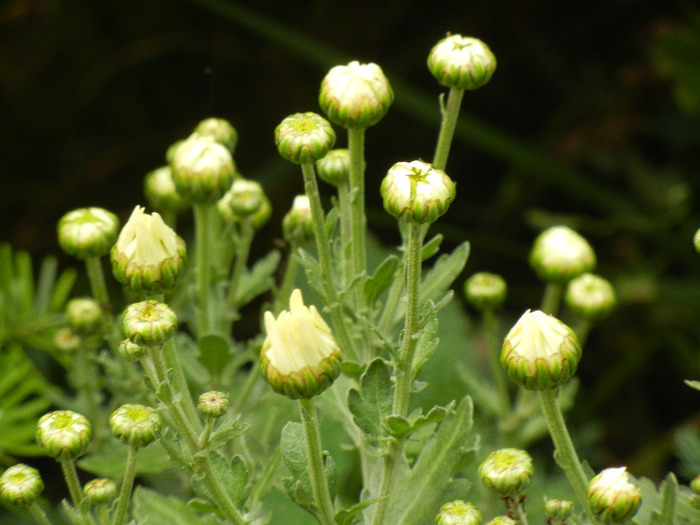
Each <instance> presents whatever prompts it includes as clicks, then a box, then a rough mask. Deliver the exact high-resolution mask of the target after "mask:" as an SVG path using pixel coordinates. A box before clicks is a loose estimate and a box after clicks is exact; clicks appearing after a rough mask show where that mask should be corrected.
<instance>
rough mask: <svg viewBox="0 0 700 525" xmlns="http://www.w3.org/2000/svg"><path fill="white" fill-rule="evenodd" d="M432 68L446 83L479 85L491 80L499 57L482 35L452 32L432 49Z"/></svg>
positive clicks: (429, 62)
mask: <svg viewBox="0 0 700 525" xmlns="http://www.w3.org/2000/svg"><path fill="white" fill-rule="evenodd" d="M428 69H430V72H431V73H432V74H433V76H434V77H435V78H436V79H437V81H438V82H439V83H440V84H441V85H443V86H446V87H449V88H457V89H469V90H471V89H477V88H479V87H481V86H483V85H484V84H486V83H488V81H489V80H491V76H492V75H493V72H494V71H495V70H496V57H495V56H493V53H492V52H491V50H490V49H489V48H488V46H487V45H486V44H484V43H483V42H482V41H481V40H479V39H478V38H472V37H468V36H462V35H448V36H446V37H445V38H443V39H442V40H440V41H439V42H438V43H437V44H435V46H434V47H433V49H432V50H431V51H430V55H428Z"/></svg>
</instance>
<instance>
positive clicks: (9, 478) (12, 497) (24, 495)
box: [0, 463, 44, 507]
mask: <svg viewBox="0 0 700 525" xmlns="http://www.w3.org/2000/svg"><path fill="white" fill-rule="evenodd" d="M43 490H44V482H43V481H42V480H41V475H39V471H38V470H37V469H35V468H32V467H30V466H29V465H24V464H22V463H18V464H17V465H13V466H11V467H10V468H8V469H7V470H6V471H5V472H3V473H2V476H0V499H2V500H3V501H6V502H7V503H9V504H10V505H17V506H20V507H28V506H29V505H31V504H33V503H34V502H35V501H36V500H37V498H38V497H39V496H40V495H41V492H42V491H43Z"/></svg>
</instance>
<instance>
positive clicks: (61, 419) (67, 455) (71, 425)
mask: <svg viewBox="0 0 700 525" xmlns="http://www.w3.org/2000/svg"><path fill="white" fill-rule="evenodd" d="M36 438H37V441H38V442H39V444H40V445H41V446H42V447H43V448H44V450H46V453H47V454H48V455H49V456H51V457H52V458H56V459H57V460H59V461H62V460H67V459H76V458H78V457H80V456H82V455H83V454H85V452H87V448H88V445H89V444H90V440H91V439H92V425H91V424H90V422H89V421H88V420H87V418H86V417H85V416H83V415H81V414H78V413H76V412H71V411H70V410H56V411H54V412H49V413H48V414H44V415H43V416H41V418H40V419H39V424H38V425H37V430H36Z"/></svg>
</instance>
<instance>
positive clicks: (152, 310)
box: [122, 301, 177, 346]
mask: <svg viewBox="0 0 700 525" xmlns="http://www.w3.org/2000/svg"><path fill="white" fill-rule="evenodd" d="M122 328H123V330H124V334H125V335H126V337H127V338H128V340H129V341H130V342H131V343H134V344H137V345H145V346H161V345H162V344H163V343H165V342H166V341H167V340H168V339H170V338H171V337H172V335H173V333H174V332H175V328H177V315H176V314H175V312H174V311H173V309H172V308H170V307H169V306H168V305H167V304H164V303H159V302H158V301H141V302H139V303H133V304H130V305H129V306H127V308H126V310H124V314H123V315H122Z"/></svg>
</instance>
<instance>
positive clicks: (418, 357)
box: [411, 318, 440, 379]
mask: <svg viewBox="0 0 700 525" xmlns="http://www.w3.org/2000/svg"><path fill="white" fill-rule="evenodd" d="M437 332H438V320H437V318H433V319H432V320H431V321H430V322H428V324H427V325H426V326H425V328H424V329H423V330H422V331H421V334H420V337H419V339H418V344H417V345H416V353H415V356H414V358H413V365H412V368H411V374H412V376H413V379H415V378H416V377H418V374H420V372H421V370H423V367H424V366H425V365H426V364H427V363H428V361H430V358H431V357H433V354H434V353H435V350H437V347H438V343H439V342H440V339H438V337H437Z"/></svg>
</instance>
